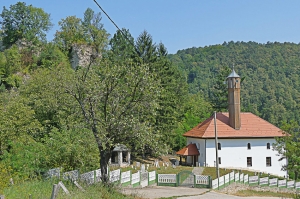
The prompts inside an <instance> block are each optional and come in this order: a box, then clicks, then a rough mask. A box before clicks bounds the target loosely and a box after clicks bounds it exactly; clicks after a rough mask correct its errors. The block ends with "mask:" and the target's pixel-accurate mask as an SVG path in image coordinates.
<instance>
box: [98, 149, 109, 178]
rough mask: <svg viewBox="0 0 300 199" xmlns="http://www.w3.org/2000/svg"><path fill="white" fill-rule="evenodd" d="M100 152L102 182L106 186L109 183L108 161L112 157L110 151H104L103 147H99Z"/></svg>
mask: <svg viewBox="0 0 300 199" xmlns="http://www.w3.org/2000/svg"><path fill="white" fill-rule="evenodd" d="M98 149H99V152H100V169H101V180H102V182H103V183H104V184H107V183H108V182H109V178H108V161H109V158H110V156H111V152H110V150H109V149H105V150H103V148H102V146H100V147H98Z"/></svg>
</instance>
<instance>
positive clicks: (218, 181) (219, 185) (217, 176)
mask: <svg viewBox="0 0 300 199" xmlns="http://www.w3.org/2000/svg"><path fill="white" fill-rule="evenodd" d="M217 177H218V176H217ZM219 186H220V184H219V178H218V190H220V187H219Z"/></svg>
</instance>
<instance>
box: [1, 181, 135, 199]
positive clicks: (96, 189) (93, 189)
mask: <svg viewBox="0 0 300 199" xmlns="http://www.w3.org/2000/svg"><path fill="white" fill-rule="evenodd" d="M57 183H58V180H43V181H42V180H39V181H38V180H35V181H27V182H24V183H22V184H17V185H14V186H11V187H9V188H6V189H5V190H4V195H5V198H24V197H25V198H27V197H29V195H31V198H32V199H41V198H50V197H51V192H52V188H53V184H57ZM64 184H65V186H66V188H67V189H68V190H69V191H70V193H71V195H69V196H68V195H66V194H64V192H63V190H62V189H60V191H59V192H58V196H57V199H83V198H104V199H115V198H117V199H133V197H130V196H125V195H123V194H121V193H120V192H119V191H118V188H116V187H106V186H103V184H100V183H99V184H95V185H91V186H87V185H84V184H80V185H81V186H82V187H83V188H84V189H85V191H84V192H83V191H81V190H79V189H78V188H77V187H76V186H75V185H72V184H69V183H66V182H64ZM0 194H1V192H0Z"/></svg>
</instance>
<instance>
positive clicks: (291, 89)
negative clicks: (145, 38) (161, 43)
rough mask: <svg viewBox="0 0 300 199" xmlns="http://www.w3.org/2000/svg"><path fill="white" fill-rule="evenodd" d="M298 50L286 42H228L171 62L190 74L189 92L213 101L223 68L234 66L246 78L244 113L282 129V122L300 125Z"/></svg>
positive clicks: (175, 57) (174, 57)
mask: <svg viewBox="0 0 300 199" xmlns="http://www.w3.org/2000/svg"><path fill="white" fill-rule="evenodd" d="M299 50H300V44H293V43H286V42H285V43H278V42H275V43H270V42H268V43H267V44H258V43H255V42H247V43H246V42H229V43H226V42H225V43H224V44H222V45H213V46H206V47H200V48H189V49H186V50H180V51H178V52H177V53H176V54H174V55H169V58H170V60H171V61H172V62H173V63H174V64H175V65H176V66H178V67H179V68H180V69H181V70H182V71H184V72H185V73H186V74H187V82H188V83H189V92H190V93H198V92H200V93H202V94H203V95H204V97H205V99H207V100H208V99H210V100H211V99H213V96H212V92H213V91H214V88H213V85H215V83H216V82H217V81H218V79H219V77H218V75H219V74H220V71H221V70H222V68H223V67H230V66H232V65H233V64H234V65H235V71H236V72H237V73H238V74H239V75H240V76H241V77H246V78H245V80H244V81H243V83H242V84H241V109H242V111H249V112H252V113H255V114H257V115H258V116H260V117H262V118H264V119H266V120H267V121H269V122H271V123H272V124H274V125H277V126H280V125H281V123H282V121H291V120H295V121H300V112H299V111H295V110H297V109H299V103H300V98H299V96H300V93H299V88H300V84H299V79H300V78H299V76H300V70H299V65H300V59H299V54H298V52H299ZM228 75H229V74H226V75H225V74H224V77H222V78H221V80H222V81H224V80H225V79H226V77H227V76H228ZM220 83H222V82H220ZM219 86H220V87H221V85H219Z"/></svg>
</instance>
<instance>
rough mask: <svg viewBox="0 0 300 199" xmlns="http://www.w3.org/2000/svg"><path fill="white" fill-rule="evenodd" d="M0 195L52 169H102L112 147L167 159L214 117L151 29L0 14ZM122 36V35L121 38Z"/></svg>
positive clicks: (25, 8) (87, 17) (21, 7)
mask: <svg viewBox="0 0 300 199" xmlns="http://www.w3.org/2000/svg"><path fill="white" fill-rule="evenodd" d="M0 25H1V28H0V117H1V120H0V171H1V172H0V179H1V180H0V194H1V192H2V191H3V188H4V187H6V186H8V185H9V179H10V178H13V179H14V182H15V183H18V182H22V181H23V180H28V179H36V178H41V177H42V176H43V175H44V174H45V172H46V171H47V170H49V169H51V168H55V167H61V168H63V169H64V170H73V169H79V170H80V171H81V172H85V171H88V170H92V169H95V168H101V172H102V180H103V182H107V180H108V178H107V165H108V163H109V158H110V157H111V153H112V150H113V149H114V147H115V146H116V145H117V144H124V145H126V146H127V147H128V148H130V149H131V153H132V156H133V158H134V157H135V156H137V155H139V156H144V155H145V154H146V153H147V154H151V155H152V156H158V155H160V154H166V153H168V152H170V151H171V150H172V149H175V150H176V149H179V148H180V147H182V146H184V145H185V144H186V141H185V139H184V138H183V137H182V136H181V135H182V134H183V133H184V132H185V131H187V130H189V129H190V128H191V127H193V126H194V125H195V124H197V123H198V122H199V121H201V120H204V119H205V118H207V117H208V116H209V115H210V114H211V106H210V103H209V102H206V101H205V100H204V98H203V97H202V95H199V94H188V89H187V82H186V81H185V79H184V75H183V74H182V73H181V71H180V70H179V69H178V68H177V67H176V66H175V65H173V64H172V63H171V62H170V61H169V60H168V59H167V54H168V53H167V49H166V47H165V46H164V45H163V44H162V43H155V41H153V39H152V37H151V35H150V33H148V32H147V31H143V32H141V34H140V35H139V36H138V37H137V38H133V37H132V36H131V34H130V32H129V31H128V30H127V29H122V32H121V31H120V30H118V31H117V32H116V33H108V32H107V31H106V30H105V28H104V24H102V22H101V13H98V12H95V11H93V10H92V9H90V8H87V9H86V11H85V12H84V13H82V18H78V17H76V16H68V17H66V18H64V19H61V20H60V21H59V23H58V25H59V29H58V30H56V34H55V35H54V40H53V41H47V40H46V34H47V31H48V30H49V29H51V28H52V23H51V20H50V14H49V13H46V12H45V11H44V10H43V9H42V8H37V7H34V5H26V3H24V2H18V3H16V4H15V5H11V6H10V7H9V8H6V7H4V8H3V10H2V12H1V14H0ZM124 35H126V36H124Z"/></svg>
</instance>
